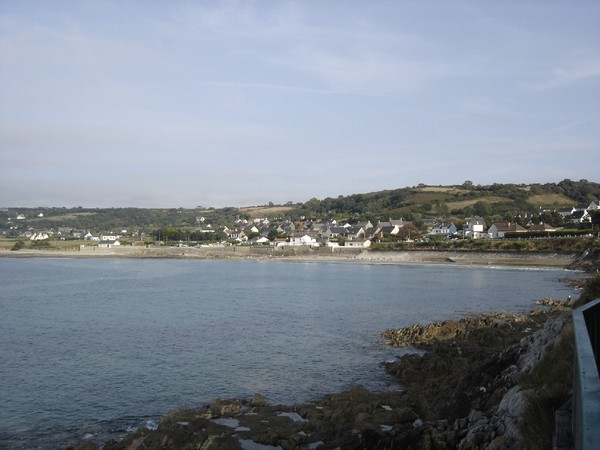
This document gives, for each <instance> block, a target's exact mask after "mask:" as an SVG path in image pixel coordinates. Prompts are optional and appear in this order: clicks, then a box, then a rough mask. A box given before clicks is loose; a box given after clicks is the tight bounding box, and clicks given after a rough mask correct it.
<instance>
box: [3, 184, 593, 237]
mask: <svg viewBox="0 0 600 450" xmlns="http://www.w3.org/2000/svg"><path fill="white" fill-rule="evenodd" d="M599 199H600V183H596V182H590V181H587V180H580V181H571V180H563V181H561V182H559V183H547V184H518V185H517V184H493V185H486V186H482V185H474V184H473V183H471V182H469V181H466V182H465V183H463V184H462V185H457V186H427V185H419V186H413V187H404V188H398V189H393V190H384V191H378V192H371V193H362V194H353V195H348V196H339V197H337V198H325V199H322V200H319V199H317V198H312V199H310V200H308V201H306V202H305V203H301V204H291V203H288V204H286V205H273V204H269V205H264V206H253V207H239V208H238V207H230V208H191V209H186V208H170V209H165V208H163V209H161V208H82V207H78V208H64V207H52V208H45V207H40V208H5V209H3V210H0V232H2V234H3V235H4V236H6V237H10V235H11V234H15V233H13V232H14V231H15V229H17V230H23V229H28V228H32V229H37V230H40V229H58V228H69V229H78V230H91V231H107V230H115V231H120V230H121V229H129V230H131V229H138V230H145V231H150V230H155V229H159V228H164V227H178V228H182V229H188V230H191V229H195V228H197V227H198V226H199V225H200V224H201V223H211V224H212V225H213V226H222V225H227V226H231V225H232V224H234V223H235V220H236V219H238V218H245V219H249V220H250V219H254V218H259V217H268V218H270V219H281V220H284V219H290V220H300V219H303V218H306V219H328V218H336V219H338V220H348V221H351V222H352V221H358V220H379V219H384V220H387V219H389V218H403V219H404V220H407V221H414V222H416V223H417V224H419V223H422V222H423V221H425V220H427V219H452V220H454V221H457V222H460V221H462V220H465V219H467V218H470V217H474V216H478V217H484V218H486V219H488V220H496V221H500V220H512V219H514V220H517V219H520V218H531V217H533V218H535V219H540V220H543V221H544V222H547V223H552V222H557V221H558V220H559V217H558V216H557V213H556V212H555V211H556V210H557V209H560V208H564V207H573V206H579V205H583V206H587V205H589V203H591V202H592V201H598V200H599ZM18 216H19V217H21V218H20V219H18V218H17V217H18Z"/></svg>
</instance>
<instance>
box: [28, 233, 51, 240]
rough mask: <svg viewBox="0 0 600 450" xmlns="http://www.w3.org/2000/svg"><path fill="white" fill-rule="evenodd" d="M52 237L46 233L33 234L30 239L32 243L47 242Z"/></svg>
mask: <svg viewBox="0 0 600 450" xmlns="http://www.w3.org/2000/svg"><path fill="white" fill-rule="evenodd" d="M49 238H50V236H48V233H44V232H39V233H33V234H32V235H31V237H30V238H29V240H30V241H45V240H46V239H49Z"/></svg>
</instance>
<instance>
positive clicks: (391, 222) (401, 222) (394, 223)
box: [377, 218, 404, 229]
mask: <svg viewBox="0 0 600 450" xmlns="http://www.w3.org/2000/svg"><path fill="white" fill-rule="evenodd" d="M377 226H378V227H380V228H383V227H393V226H397V227H398V229H400V228H402V227H403V226H404V219H402V218H400V219H389V220H388V221H387V222H384V221H381V220H380V221H379V223H378V224H377Z"/></svg>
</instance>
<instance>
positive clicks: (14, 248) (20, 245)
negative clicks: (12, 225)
mask: <svg viewBox="0 0 600 450" xmlns="http://www.w3.org/2000/svg"><path fill="white" fill-rule="evenodd" d="M23 247H25V242H23V241H17V242H15V245H13V246H12V248H11V249H10V251H11V252H16V251H18V250H21V249H22V248H23Z"/></svg>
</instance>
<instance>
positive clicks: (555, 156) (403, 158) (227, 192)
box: [0, 0, 600, 208]
mask: <svg viewBox="0 0 600 450" xmlns="http://www.w3.org/2000/svg"><path fill="white" fill-rule="evenodd" d="M599 23H600V2H598V1H586V0H577V1H572V0H569V1H567V0H565V1H557V0H538V1H532V0H529V1H528V0H519V1H517V0H514V1H502V2H499V1H486V0H477V1H458V0H456V1H453V0H447V1H429V0H424V1H416V0H404V1H402V0H390V1H388V0H374V1H358V0H328V1H322V0H314V1H313V0H306V1H284V0H256V1H252V0H244V1H235V0H225V1H219V0H210V1H209V0H197V1H180V0H173V1H168V2H166V1H151V0H144V1H142V0H138V1H133V0H118V1H111V0H102V1H101V0H97V1H88V0H77V1H75V0H71V1H58V0H28V1H22V0H0V206H2V207H15V206H21V207H38V206H57V207H60V206H65V207H75V206H82V207H184V208H194V207H197V206H204V207H209V206H212V207H225V206H237V207H241V206H253V205H263V204H267V203H269V202H274V203H276V204H280V203H287V202H290V201H291V202H294V203H296V202H305V201H307V200H309V199H311V198H318V199H323V198H326V197H338V196H339V195H350V194H355V193H366V192H374V191H379V190H384V189H395V188H401V187H407V186H414V185H418V184H420V183H424V184H429V185H453V184H462V183H463V182H465V181H467V180H469V181H472V182H473V183H475V184H483V185H485V184H493V183H546V182H559V181H561V180H563V179H565V178H569V179H573V180H580V179H587V180H589V181H596V182H598V181H600V177H599V176H598V175H599V174H600V170H599V169H600V26H598V24H599Z"/></svg>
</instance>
